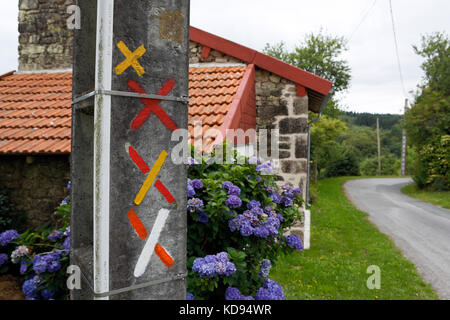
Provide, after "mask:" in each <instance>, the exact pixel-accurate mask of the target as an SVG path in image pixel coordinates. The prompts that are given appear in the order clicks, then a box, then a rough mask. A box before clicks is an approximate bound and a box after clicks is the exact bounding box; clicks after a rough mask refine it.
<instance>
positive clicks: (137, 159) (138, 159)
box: [128, 146, 150, 174]
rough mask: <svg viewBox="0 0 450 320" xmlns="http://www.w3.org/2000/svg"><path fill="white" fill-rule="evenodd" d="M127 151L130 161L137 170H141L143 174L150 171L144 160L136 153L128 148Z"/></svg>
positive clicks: (131, 148)
mask: <svg viewBox="0 0 450 320" xmlns="http://www.w3.org/2000/svg"><path fill="white" fill-rule="evenodd" d="M128 151H129V153H130V157H131V160H133V162H134V163H135V164H136V165H137V166H138V168H139V169H141V171H142V173H143V174H147V173H148V172H149V171H150V168H149V167H148V166H147V164H146V163H145V161H144V159H142V157H141V156H140V155H139V153H137V151H136V150H135V149H134V148H133V147H132V146H130V147H129V148H128Z"/></svg>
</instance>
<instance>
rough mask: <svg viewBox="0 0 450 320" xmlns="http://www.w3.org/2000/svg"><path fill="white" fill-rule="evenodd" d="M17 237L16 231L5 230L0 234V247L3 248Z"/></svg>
mask: <svg viewBox="0 0 450 320" xmlns="http://www.w3.org/2000/svg"><path fill="white" fill-rule="evenodd" d="M18 237H19V233H18V232H17V231H16V230H7V231H5V232H3V233H0V247H4V246H6V245H7V244H9V243H10V242H11V241H13V240H14V239H16V238H18Z"/></svg>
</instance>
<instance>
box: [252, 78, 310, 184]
mask: <svg viewBox="0 0 450 320" xmlns="http://www.w3.org/2000/svg"><path fill="white" fill-rule="evenodd" d="M255 86H256V113H257V118H256V123H257V129H258V130H259V129H268V130H273V129H277V130H279V134H280V139H279V159H280V161H279V170H278V175H279V176H280V183H284V182H288V183H290V184H292V185H293V186H296V187H300V188H302V190H303V191H305V188H306V171H307V137H308V135H307V129H308V97H307V96H305V97H298V96H297V86H296V85H295V84H294V83H292V82H291V81H289V80H286V79H283V78H280V77H279V76H277V75H275V74H272V73H270V72H268V71H265V70H257V71H256V80H255Z"/></svg>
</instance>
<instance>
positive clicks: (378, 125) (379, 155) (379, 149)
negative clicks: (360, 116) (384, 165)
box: [377, 118, 381, 176]
mask: <svg viewBox="0 0 450 320" xmlns="http://www.w3.org/2000/svg"><path fill="white" fill-rule="evenodd" d="M377 143H378V175H379V176H381V140H380V118H377Z"/></svg>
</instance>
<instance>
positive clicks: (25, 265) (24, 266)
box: [19, 260, 29, 275]
mask: <svg viewBox="0 0 450 320" xmlns="http://www.w3.org/2000/svg"><path fill="white" fill-rule="evenodd" d="M28 264H29V262H26V261H25V260H22V261H21V262H20V270H19V271H20V274H22V275H23V274H25V272H27V269H28Z"/></svg>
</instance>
